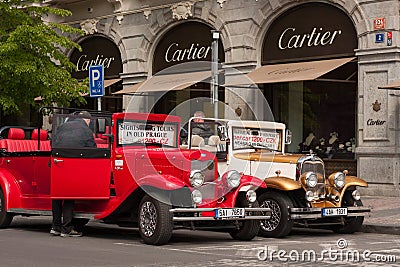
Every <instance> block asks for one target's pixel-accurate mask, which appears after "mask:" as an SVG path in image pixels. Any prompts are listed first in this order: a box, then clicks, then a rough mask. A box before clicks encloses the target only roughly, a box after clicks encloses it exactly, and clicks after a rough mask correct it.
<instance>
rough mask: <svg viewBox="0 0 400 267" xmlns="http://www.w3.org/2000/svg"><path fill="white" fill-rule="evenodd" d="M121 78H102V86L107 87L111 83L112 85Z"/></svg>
mask: <svg viewBox="0 0 400 267" xmlns="http://www.w3.org/2000/svg"><path fill="white" fill-rule="evenodd" d="M120 80H121V79H109V80H104V88H107V87H109V86H111V85H113V84H114V83H117V82H119V81H120Z"/></svg>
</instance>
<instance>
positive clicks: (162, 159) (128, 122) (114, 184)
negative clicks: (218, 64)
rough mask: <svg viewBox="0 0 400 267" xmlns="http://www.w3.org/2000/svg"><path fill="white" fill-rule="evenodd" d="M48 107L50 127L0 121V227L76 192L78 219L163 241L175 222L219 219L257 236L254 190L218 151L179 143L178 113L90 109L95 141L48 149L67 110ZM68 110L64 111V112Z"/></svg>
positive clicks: (246, 236)
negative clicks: (225, 166)
mask: <svg viewBox="0 0 400 267" xmlns="http://www.w3.org/2000/svg"><path fill="white" fill-rule="evenodd" d="M60 112H61V111H60V110H58V113H57V114H56V113H54V114H53V115H52V116H53V117H52V121H53V122H52V123H53V125H52V129H51V130H50V131H45V130H43V129H40V128H39V127H38V128H35V129H33V128H24V127H3V128H2V129H1V130H0V136H1V137H2V139H0V151H1V162H0V186H1V190H0V227H1V228H4V227H7V226H9V225H10V223H11V221H12V219H13V217H14V216H16V215H23V216H32V215H47V216H50V215H51V200H52V199H75V200H76V201H75V209H74V220H75V224H76V225H77V226H79V225H80V226H83V225H85V224H86V223H87V222H88V221H89V220H90V219H96V220H100V221H103V222H104V223H112V224H117V225H120V226H133V227H138V228H139V232H140V235H141V237H142V239H143V240H144V242H145V243H147V244H154V245H160V244H165V243H167V242H168V241H169V239H170V238H171V235H172V230H173V229H174V228H176V227H186V228H190V229H201V228H202V227H207V228H209V227H210V226H211V227H215V228H221V227H222V228H225V229H227V231H228V232H229V234H230V235H231V236H232V237H233V238H235V239H238V240H251V239H252V238H253V237H254V236H256V235H257V233H258V231H259V227H260V221H259V220H261V219H262V220H265V219H269V218H270V209H269V208H260V207H259V205H258V203H257V200H256V199H257V190H259V189H262V188H265V184H264V183H263V182H262V181H260V180H258V179H255V178H253V177H252V176H248V175H243V174H241V173H239V172H238V171H234V170H233V171H232V170H231V171H228V172H226V173H224V174H219V173H218V169H217V166H218V164H217V160H216V157H215V155H214V154H212V153H210V152H208V151H205V150H199V149H195V150H189V149H182V148H180V147H179V129H180V118H179V117H176V116H169V115H164V114H141V113H115V114H112V115H111V114H107V113H98V112H92V116H93V118H92V120H91V124H90V127H91V128H92V130H93V132H94V135H95V141H96V144H97V148H53V149H52V148H51V136H52V135H54V134H56V131H57V127H58V126H59V125H60V124H62V123H64V122H65V121H67V120H71V119H75V116H74V115H73V114H59V113H60ZM68 113H70V112H68Z"/></svg>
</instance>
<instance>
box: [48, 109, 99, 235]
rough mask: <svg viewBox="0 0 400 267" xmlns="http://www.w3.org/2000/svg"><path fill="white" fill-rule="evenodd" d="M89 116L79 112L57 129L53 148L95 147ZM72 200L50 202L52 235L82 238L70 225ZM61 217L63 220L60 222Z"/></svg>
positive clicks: (72, 207)
mask: <svg viewBox="0 0 400 267" xmlns="http://www.w3.org/2000/svg"><path fill="white" fill-rule="evenodd" d="M90 119H91V115H90V113H89V112H87V111H81V112H80V113H79V114H78V115H77V117H76V118H75V119H73V120H70V121H67V122H65V123H63V124H62V125H60V126H59V127H58V128H57V131H56V133H55V136H54V139H53V141H52V147H53V148H82V147H93V148H95V147H96V143H95V142H94V137H93V132H92V131H91V130H90V129H89V127H88V126H89V124H90ZM74 202H75V201H74V200H62V199H54V200H53V201H52V212H53V225H52V228H51V230H50V234H52V235H60V236H62V237H68V236H82V233H80V232H78V231H77V230H76V229H74V226H73V224H72V219H73V209H74ZM61 217H62V219H63V220H61Z"/></svg>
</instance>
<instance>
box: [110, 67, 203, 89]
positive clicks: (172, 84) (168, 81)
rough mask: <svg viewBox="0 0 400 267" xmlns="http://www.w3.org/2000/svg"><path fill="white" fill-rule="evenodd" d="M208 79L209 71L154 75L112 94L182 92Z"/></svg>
mask: <svg viewBox="0 0 400 267" xmlns="http://www.w3.org/2000/svg"><path fill="white" fill-rule="evenodd" d="M210 77H211V72H210V71H198V72H185V73H175V74H164V75H155V76H152V77H151V78H149V79H147V80H146V81H143V82H140V83H137V84H135V85H133V86H130V87H128V88H125V89H123V90H121V91H118V92H115V93H114V94H133V93H149V92H162V91H176V90H183V89H185V88H187V87H189V86H191V85H193V84H196V83H198V82H201V81H204V80H206V79H208V78H210Z"/></svg>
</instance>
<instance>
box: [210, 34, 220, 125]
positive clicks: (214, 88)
mask: <svg viewBox="0 0 400 267" xmlns="http://www.w3.org/2000/svg"><path fill="white" fill-rule="evenodd" d="M211 33H212V36H213V42H212V44H211V52H212V54H211V95H212V103H213V104H214V118H216V119H217V118H218V40H219V32H218V31H211Z"/></svg>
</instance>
